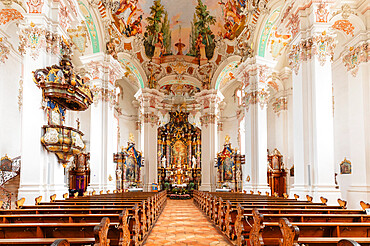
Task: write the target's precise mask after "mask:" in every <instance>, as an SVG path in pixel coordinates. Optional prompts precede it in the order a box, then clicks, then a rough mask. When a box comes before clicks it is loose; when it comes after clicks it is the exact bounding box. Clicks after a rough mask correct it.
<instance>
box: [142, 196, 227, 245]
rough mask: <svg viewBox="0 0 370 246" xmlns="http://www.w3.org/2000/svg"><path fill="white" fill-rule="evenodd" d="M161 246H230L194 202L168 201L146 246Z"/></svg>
mask: <svg viewBox="0 0 370 246" xmlns="http://www.w3.org/2000/svg"><path fill="white" fill-rule="evenodd" d="M154 245H155V246H159V245H199V246H201V245H230V244H229V243H228V241H227V240H226V239H225V238H224V237H223V236H222V234H220V233H219V232H218V231H217V230H216V229H215V228H214V227H213V226H212V224H211V223H210V222H209V221H208V220H207V218H206V217H205V216H204V215H203V214H202V213H201V211H200V210H199V209H198V208H197V207H196V206H195V205H194V203H193V200H170V199H168V200H167V205H166V207H165V208H164V210H163V213H162V214H161V216H160V217H159V219H158V221H157V223H156V224H155V226H154V228H153V230H152V232H151V233H150V235H149V237H148V239H147V241H146V243H145V246H154Z"/></svg>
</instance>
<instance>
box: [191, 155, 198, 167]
mask: <svg viewBox="0 0 370 246" xmlns="http://www.w3.org/2000/svg"><path fill="white" fill-rule="evenodd" d="M191 163H192V167H193V168H196V167H197V160H196V159H195V156H193V158H192V159H191Z"/></svg>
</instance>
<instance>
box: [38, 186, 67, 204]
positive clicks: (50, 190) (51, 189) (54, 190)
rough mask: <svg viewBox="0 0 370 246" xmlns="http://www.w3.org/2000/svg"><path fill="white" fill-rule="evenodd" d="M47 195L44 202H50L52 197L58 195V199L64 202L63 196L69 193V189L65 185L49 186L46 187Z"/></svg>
mask: <svg viewBox="0 0 370 246" xmlns="http://www.w3.org/2000/svg"><path fill="white" fill-rule="evenodd" d="M46 188H47V190H46V192H45V193H46V194H45V198H44V197H43V198H42V200H43V201H46V202H50V196H52V195H54V194H56V195H57V197H56V199H58V200H63V194H65V193H68V187H66V186H65V185H64V184H59V185H58V184H56V185H49V186H47V187H46Z"/></svg>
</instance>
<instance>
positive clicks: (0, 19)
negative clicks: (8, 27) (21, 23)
mask: <svg viewBox="0 0 370 246" xmlns="http://www.w3.org/2000/svg"><path fill="white" fill-rule="evenodd" d="M23 18H24V17H23V15H22V14H21V13H20V12H19V11H18V10H16V9H2V10H0V25H5V24H6V23H8V22H10V21H13V20H23Z"/></svg>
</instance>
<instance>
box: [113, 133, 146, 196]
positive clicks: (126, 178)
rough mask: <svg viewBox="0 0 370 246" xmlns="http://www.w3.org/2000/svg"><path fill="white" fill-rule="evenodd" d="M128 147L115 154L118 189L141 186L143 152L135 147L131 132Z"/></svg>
mask: <svg viewBox="0 0 370 246" xmlns="http://www.w3.org/2000/svg"><path fill="white" fill-rule="evenodd" d="M127 145H128V146H127V147H126V148H123V147H122V148H121V152H118V153H117V154H113V161H114V163H116V189H117V190H121V189H122V190H126V189H129V188H138V187H141V174H140V173H141V167H142V154H141V152H140V151H138V150H136V148H135V141H134V136H133V135H132V134H130V138H129V141H128V143H127Z"/></svg>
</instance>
